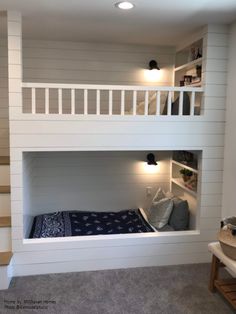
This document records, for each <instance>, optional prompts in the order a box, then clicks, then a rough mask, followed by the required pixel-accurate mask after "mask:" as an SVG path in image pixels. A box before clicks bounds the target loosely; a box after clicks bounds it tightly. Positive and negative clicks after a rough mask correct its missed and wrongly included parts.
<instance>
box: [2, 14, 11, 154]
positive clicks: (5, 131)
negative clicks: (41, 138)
mask: <svg viewBox="0 0 236 314" xmlns="http://www.w3.org/2000/svg"><path fill="white" fill-rule="evenodd" d="M6 23H7V17H6V13H4V12H0V156H9V111H8V72H7V34H6Z"/></svg>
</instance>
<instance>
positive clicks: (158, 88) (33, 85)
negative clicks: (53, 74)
mask: <svg viewBox="0 0 236 314" xmlns="http://www.w3.org/2000/svg"><path fill="white" fill-rule="evenodd" d="M21 86H22V88H54V89H60V88H61V89H83V90H86V89H90V90H97V89H100V90H108V91H109V90H118V91H122V90H124V91H125V90H131V91H135V90H136V91H170V92H174V91H176V92H177V91H179V92H180V91H183V92H185V91H186V92H204V89H203V88H202V87H188V86H181V87H173V86H138V85H136V86H132V85H95V84H58V83H28V82H27V83H26V82H22V84H21Z"/></svg>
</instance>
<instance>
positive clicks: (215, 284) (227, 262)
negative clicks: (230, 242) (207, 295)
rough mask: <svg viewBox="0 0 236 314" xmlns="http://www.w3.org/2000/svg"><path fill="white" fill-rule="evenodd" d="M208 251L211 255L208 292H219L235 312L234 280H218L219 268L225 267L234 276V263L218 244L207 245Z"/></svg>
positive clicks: (235, 283) (235, 281) (235, 269)
mask: <svg viewBox="0 0 236 314" xmlns="http://www.w3.org/2000/svg"><path fill="white" fill-rule="evenodd" d="M208 249H209V251H210V252H211V253H212V263H211V275H210V282H209V290H210V291H211V292H215V291H216V290H217V291H219V292H220V293H221V294H222V295H223V296H224V297H225V299H226V300H227V301H228V302H229V303H230V304H231V305H232V307H233V308H234V309H235V310H236V278H229V279H219V269H220V267H227V268H228V269H229V271H230V273H231V274H232V275H233V276H234V275H235V276H236V261H234V260H232V259H231V258H229V257H227V256H226V255H225V254H224V253H223V251H222V249H221V246H220V243H219V242H213V243H210V244H208Z"/></svg>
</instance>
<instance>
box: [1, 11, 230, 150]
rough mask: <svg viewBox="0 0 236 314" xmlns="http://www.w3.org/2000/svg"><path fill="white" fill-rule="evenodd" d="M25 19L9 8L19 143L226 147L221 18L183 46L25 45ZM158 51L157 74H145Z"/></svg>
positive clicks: (15, 143)
mask: <svg viewBox="0 0 236 314" xmlns="http://www.w3.org/2000/svg"><path fill="white" fill-rule="evenodd" d="M21 23H22V22H21V17H20V15H14V14H13V15H12V16H10V15H9V18H8V37H7V38H8V67H9V77H8V82H9V120H10V138H11V141H10V142H11V145H12V147H15V148H20V149H25V150H31V149H33V150H50V149H51V150H60V149H61V150H66V149H69V148H70V149H73V150H78V149H90V150H91V149H93V150H96V149H97V150H99V149H108V150H111V149H113V150H114V149H116V148H117V149H126V150H127V149H131V150H133V149H136V148H138V149H140V147H142V148H143V149H149V148H150V147H153V145H154V146H155V147H156V148H160V147H164V148H165V149H166V148H169V149H171V148H173V146H175V147H177V148H179V149H181V148H186V149H197V148H199V147H204V146H208V145H221V144H219V143H221V141H222V140H223V133H224V122H225V117H224V112H225V86H226V79H225V78H226V76H225V75H224V74H222V68H223V67H224V63H225V60H226V59H227V51H226V49H222V48H226V47H225V45H226V44H225V38H226V37H227V30H226V28H225V27H224V26H220V27H219V26H217V27H216V26H207V27H205V28H204V29H203V30H201V31H200V32H198V33H197V34H194V36H193V38H191V40H189V39H188V40H186V41H185V42H183V43H182V44H181V45H179V47H177V48H176V47H143V46H142V47H138V46H137V45H136V46H133V47H131V46H129V45H125V46H124V45H121V46H120V45H119V46H117V45H109V44H95V43H94V44H91V43H71V42H53V41H51V42H49V41H35V40H25V41H23V43H22V33H21ZM17 27H18V28H17ZM199 47H200V50H199ZM216 48H217V49H216ZM193 51H194V55H193ZM199 53H200V54H201V56H200V55H199ZM152 59H157V61H158V62H160V63H159V65H160V68H161V70H160V71H158V72H159V73H161V75H159V77H157V80H151V79H147V77H146V76H145V75H144V74H145V73H146V74H147V72H152V71H150V70H148V69H147V67H148V62H149V61H150V60H152ZM199 67H200V68H201V74H200V75H199V72H198V70H199ZM126 68H127V69H126ZM190 77H191V78H194V80H193V82H190V81H189V78H190ZM180 81H182V82H181V85H183V86H179V85H180ZM183 81H184V82H183ZM189 83H192V84H189ZM202 134H204V136H202Z"/></svg>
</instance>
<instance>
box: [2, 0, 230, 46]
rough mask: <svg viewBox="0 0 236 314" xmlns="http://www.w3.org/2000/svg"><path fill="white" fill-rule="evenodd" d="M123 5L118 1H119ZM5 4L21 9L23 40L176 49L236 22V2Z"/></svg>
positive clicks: (41, 0)
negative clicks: (209, 27)
mask: <svg viewBox="0 0 236 314" xmlns="http://www.w3.org/2000/svg"><path fill="white" fill-rule="evenodd" d="M117 1H119V0H117ZM117 1H116V0H0V10H14V11H16V10H19V11H21V12H22V15H23V35H24V38H36V39H54V40H71V41H73V40H76V41H85V42H86V41H92V42H112V43H132V44H152V45H159V44H162V45H176V44H177V43H178V42H179V40H181V38H184V37H185V36H187V35H188V34H190V33H191V32H193V31H195V30H197V29H198V28H200V27H201V26H203V25H205V24H208V23H226V24H230V23H232V22H233V21H235V20H236V0H133V1H132V2H133V3H134V4H135V8H134V9H133V10H130V11H122V10H118V9H117V8H115V7H114V3H115V2H117Z"/></svg>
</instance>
